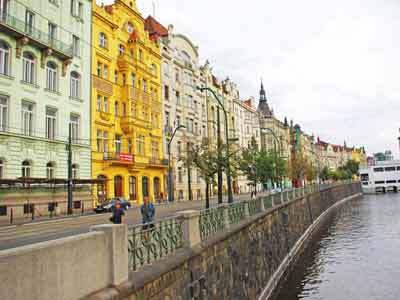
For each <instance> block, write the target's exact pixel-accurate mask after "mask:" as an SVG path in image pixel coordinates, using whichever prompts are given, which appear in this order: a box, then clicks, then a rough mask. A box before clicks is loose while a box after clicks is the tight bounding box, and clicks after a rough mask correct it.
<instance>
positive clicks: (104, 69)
mask: <svg viewBox="0 0 400 300" xmlns="http://www.w3.org/2000/svg"><path fill="white" fill-rule="evenodd" d="M103 78H104V79H108V66H107V65H104V67H103Z"/></svg>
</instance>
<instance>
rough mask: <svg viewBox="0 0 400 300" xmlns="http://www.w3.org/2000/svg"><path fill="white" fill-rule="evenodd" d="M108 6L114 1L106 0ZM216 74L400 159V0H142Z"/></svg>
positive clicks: (315, 124) (324, 132)
mask: <svg viewBox="0 0 400 300" xmlns="http://www.w3.org/2000/svg"><path fill="white" fill-rule="evenodd" d="M98 2H104V3H105V4H109V3H111V2H113V1H111V0H108V1H107V0H104V1H98ZM153 3H154V6H155V17H156V18H157V19H158V20H159V21H160V22H161V23H162V24H164V25H165V26H168V24H173V25H174V32H175V33H181V34H184V35H186V36H187V37H189V38H190V39H191V40H192V41H193V43H194V44H195V45H197V46H199V53H200V62H201V63H203V62H204V61H205V60H206V59H208V60H209V61H210V63H211V65H212V67H213V70H214V72H215V74H216V75H218V76H219V77H220V78H221V79H224V78H226V77H229V78H231V79H232V80H233V81H234V82H236V83H237V85H238V87H239V90H240V95H241V97H242V98H247V97H250V96H254V97H255V98H256V99H258V93H259V88H260V80H261V78H262V80H263V82H264V86H265V88H266V90H267V96H268V104H269V105H270V106H271V107H272V108H273V109H274V112H275V115H276V116H277V117H278V118H280V119H283V118H284V117H285V116H286V117H287V118H288V120H293V122H294V123H298V124H299V125H300V126H301V128H302V130H303V131H305V132H307V133H309V134H314V135H315V136H316V137H317V136H318V137H320V138H321V139H322V140H324V141H328V142H331V143H335V144H343V143H344V141H346V144H347V146H365V147H366V150H367V153H368V154H372V153H374V152H379V151H384V150H391V151H392V152H393V154H394V155H395V157H399V146H398V141H397V137H399V136H400V132H399V128H400V39H399V37H400V1H398V0H335V1H333V0H324V1H321V0H302V1H298V0H247V1H237V0H218V1H216V0H201V1H199V0H185V1H183V0H168V1H167V0H154V1H151V0H137V6H138V8H139V10H140V11H141V13H142V15H143V16H144V17H146V16H147V15H149V14H153Z"/></svg>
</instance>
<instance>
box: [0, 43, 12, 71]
mask: <svg viewBox="0 0 400 300" xmlns="http://www.w3.org/2000/svg"><path fill="white" fill-rule="evenodd" d="M10 65H11V63H10V47H9V46H8V45H7V44H6V43H5V42H3V41H0V74H3V75H10Z"/></svg>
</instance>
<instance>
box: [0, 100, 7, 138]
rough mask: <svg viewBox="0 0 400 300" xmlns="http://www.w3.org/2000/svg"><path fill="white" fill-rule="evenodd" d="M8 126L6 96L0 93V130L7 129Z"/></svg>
mask: <svg viewBox="0 0 400 300" xmlns="http://www.w3.org/2000/svg"><path fill="white" fill-rule="evenodd" d="M7 126H8V98H7V97H5V96H1V95H0V131H5V130H7Z"/></svg>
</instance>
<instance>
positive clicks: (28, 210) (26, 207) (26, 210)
mask: <svg viewBox="0 0 400 300" xmlns="http://www.w3.org/2000/svg"><path fill="white" fill-rule="evenodd" d="M34 210H35V204H33V203H27V204H24V214H32V213H33V211H34Z"/></svg>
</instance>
